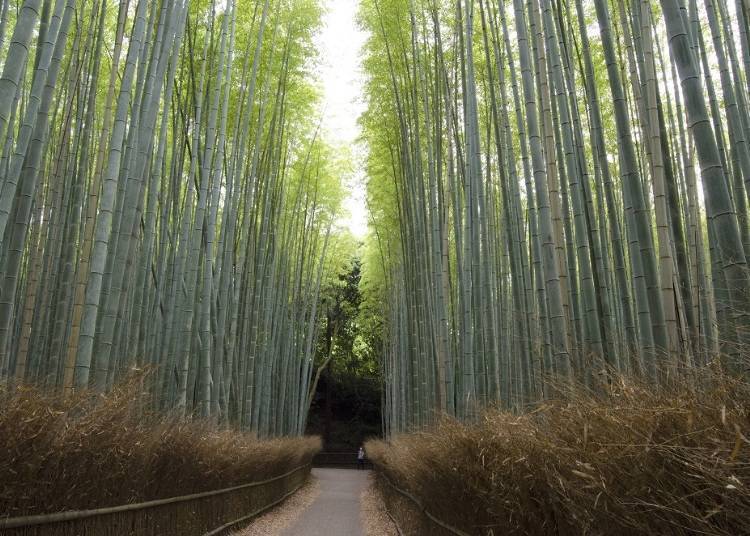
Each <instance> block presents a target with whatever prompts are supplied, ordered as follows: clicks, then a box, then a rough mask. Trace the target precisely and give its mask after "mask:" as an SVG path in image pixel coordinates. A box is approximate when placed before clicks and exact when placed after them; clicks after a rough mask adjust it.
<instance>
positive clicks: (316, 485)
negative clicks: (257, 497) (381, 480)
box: [234, 468, 397, 536]
mask: <svg viewBox="0 0 750 536" xmlns="http://www.w3.org/2000/svg"><path fill="white" fill-rule="evenodd" d="M370 473H371V472H370V471H358V470H356V469H327V468H326V469H323V468H320V469H313V470H312V477H311V479H310V482H309V483H308V484H306V485H305V486H304V487H303V488H302V489H301V490H300V491H299V492H297V493H296V494H294V495H293V496H292V497H291V498H290V499H289V500H287V501H286V502H285V503H283V504H282V505H281V506H279V507H278V508H275V509H274V510H272V511H270V512H269V513H267V514H265V515H263V516H261V517H260V518H258V519H256V520H255V521H254V522H253V523H252V524H251V525H250V526H249V527H247V528H246V529H244V530H243V531H240V532H238V533H236V534H235V535H234V536H260V535H261V534H262V535H264V536H313V535H314V536H320V535H325V536H395V535H396V534H397V531H396V528H395V527H394V526H393V524H392V523H391V521H390V519H389V518H388V515H387V514H386V511H385V506H384V505H383V502H382V499H381V498H380V496H379V494H378V493H377V492H376V491H375V489H374V487H373V485H372V479H371V477H370Z"/></svg>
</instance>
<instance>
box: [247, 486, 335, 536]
mask: <svg viewBox="0 0 750 536" xmlns="http://www.w3.org/2000/svg"><path fill="white" fill-rule="evenodd" d="M319 494H320V482H319V481H318V479H317V478H315V477H314V476H313V477H311V478H310V480H308V481H307V483H306V484H305V485H304V486H302V487H301V488H300V490H299V491H298V492H297V493H295V494H294V495H292V496H291V497H289V498H288V499H287V500H286V501H284V502H283V503H281V504H280V505H279V506H277V507H276V508H273V509H271V510H269V511H268V512H266V513H265V514H263V515H262V516H260V517H257V518H255V520H254V521H253V522H252V524H251V525H250V526H249V527H246V528H245V529H243V530H240V531H238V532H234V533H232V536H281V533H282V531H283V530H284V529H285V528H286V527H288V526H289V525H291V524H292V523H294V521H295V520H296V519H297V518H298V517H299V516H300V514H301V513H302V512H304V511H305V509H306V508H307V507H309V506H310V505H311V504H312V503H313V501H315V499H316V498H317V497H318V495H319Z"/></svg>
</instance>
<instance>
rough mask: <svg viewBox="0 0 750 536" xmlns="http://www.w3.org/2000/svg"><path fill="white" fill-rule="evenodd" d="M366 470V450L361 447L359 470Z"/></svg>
mask: <svg viewBox="0 0 750 536" xmlns="http://www.w3.org/2000/svg"><path fill="white" fill-rule="evenodd" d="M364 468H365V448H364V447H359V451H358V452H357V469H364Z"/></svg>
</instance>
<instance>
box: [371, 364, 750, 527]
mask: <svg viewBox="0 0 750 536" xmlns="http://www.w3.org/2000/svg"><path fill="white" fill-rule="evenodd" d="M749 410H750V386H749V385H748V383H747V382H743V381H736V380H728V379H726V378H723V379H721V380H720V381H711V385H710V386H705V387H703V388H700V389H690V388H685V387H683V388H678V389H670V390H668V391H667V390H663V389H662V390H658V391H657V390H654V389H651V388H649V387H648V386H643V385H638V384H635V383H633V382H631V381H626V380H624V379H621V380H619V381H617V382H616V383H614V384H612V385H610V386H609V389H608V393H607V395H595V394H592V393H590V392H582V390H578V391H570V392H567V393H566V394H565V396H563V397H561V398H560V400H558V401H548V402H545V403H543V404H541V405H539V406H538V407H536V408H535V409H534V410H533V411H530V412H529V413H526V414H523V415H517V414H512V413H508V412H503V411H499V410H489V411H487V412H486V413H484V414H483V415H482V416H481V417H480V418H478V419H477V420H476V421H475V422H473V423H470V424H464V423H460V422H457V421H455V420H451V419H447V418H446V419H442V420H441V421H440V422H439V424H437V425H436V426H435V427H434V428H433V429H430V430H428V431H423V432H418V433H413V434H408V435H401V436H398V437H396V438H394V439H392V441H391V442H390V443H385V442H380V441H373V442H370V443H368V444H367V451H368V455H369V456H370V457H371V458H372V459H373V460H374V462H375V463H376V465H377V466H378V467H379V469H380V470H382V471H383V472H384V473H385V475H387V476H388V477H389V479H390V480H391V481H392V482H394V483H395V484H396V485H397V486H399V487H401V488H404V489H405V490H407V491H409V492H411V493H412V494H413V495H415V496H416V497H418V498H419V500H420V501H422V503H423V504H424V506H425V508H426V509H427V511H428V512H431V513H432V514H434V515H435V516H436V517H438V518H440V519H441V520H442V521H444V522H446V523H448V524H449V525H452V526H454V527H456V528H459V529H461V530H464V531H466V532H469V533H470V534H483V535H485V534H493V535H495V536H499V535H509V534H530V535H546V534H556V535H582V534H644V535H645V534H714V535H738V534H748V533H750V488H748V486H750V440H749V439H748V436H750V431H749V428H750V421H749V414H748V411H749ZM383 489H384V491H385V492H386V493H388V489H389V488H388V486H383ZM423 526H424V527H427V526H429V523H425V525H423Z"/></svg>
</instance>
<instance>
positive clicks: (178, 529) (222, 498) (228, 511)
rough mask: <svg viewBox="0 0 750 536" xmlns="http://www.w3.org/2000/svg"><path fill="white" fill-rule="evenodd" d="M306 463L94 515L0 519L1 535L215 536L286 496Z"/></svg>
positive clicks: (76, 513) (301, 479)
mask: <svg viewBox="0 0 750 536" xmlns="http://www.w3.org/2000/svg"><path fill="white" fill-rule="evenodd" d="M309 474H310V464H305V465H303V466H300V467H297V468H296V469H293V470H291V471H289V472H287V473H284V474H283V475H279V476H276V477H274V478H270V479H268V480H263V481H260V482H252V483H249V484H243V485H240V486H234V487H231V488H225V489H220V490H215V491H207V492H203V493H195V494H192V495H185V496H182V497H171V498H168V499H159V500H155V501H148V502H143V503H134V504H126V505H121V506H113V507H108V508H98V509H96V510H78V511H69V512H58V513H54V514H47V515H34V516H24V517H14V518H5V519H2V518H0V535H2V536H6V535H7V536H193V535H195V536H198V535H202V536H218V535H220V534H227V533H228V532H229V530H230V529H236V528H238V527H240V526H242V524H243V523H247V522H249V521H250V520H251V519H252V518H253V517H255V516H257V515H258V514H260V513H262V512H264V511H265V510H268V509H269V508H271V507H273V506H275V505H276V504H278V503H280V502H282V501H283V500H284V499H286V498H287V497H288V496H290V495H292V494H293V493H294V492H295V491H297V489H299V488H300V487H301V486H302V484H304V483H305V481H306V480H307V478H308V476H309Z"/></svg>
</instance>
